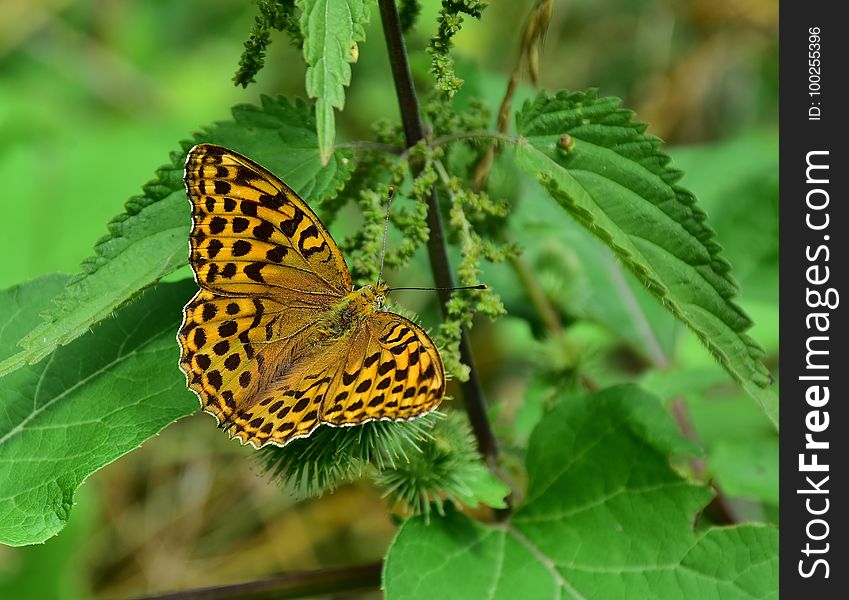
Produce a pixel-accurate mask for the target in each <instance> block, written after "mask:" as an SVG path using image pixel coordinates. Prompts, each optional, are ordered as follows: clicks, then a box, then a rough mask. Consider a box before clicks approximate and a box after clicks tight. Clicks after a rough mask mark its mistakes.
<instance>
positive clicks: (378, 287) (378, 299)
mask: <svg viewBox="0 0 849 600" xmlns="http://www.w3.org/2000/svg"><path fill="white" fill-rule="evenodd" d="M365 289H367V290H368V292H367V294H368V299H369V302H370V303H371V304H372V305H374V306H375V307H377V309H378V310H380V309H381V308H383V303H384V302H385V301H386V293H387V292H388V291H389V286H388V285H387V284H386V282H385V281H378V282H377V283H375V284H374V285H367V286H366V287H365Z"/></svg>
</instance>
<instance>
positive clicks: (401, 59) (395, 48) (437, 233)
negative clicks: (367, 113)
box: [378, 0, 498, 465]
mask: <svg viewBox="0 0 849 600" xmlns="http://www.w3.org/2000/svg"><path fill="white" fill-rule="evenodd" d="M378 6H379V8H380V18H381V21H382V22H383V35H384V37H385V38H386V47H387V50H388V51H389V63H390V65H391V66H392V77H393V79H394V81H395V93H396V94H397V95H398V105H399V107H400V109H401V122H402V123H403V125H404V136H405V138H406V142H407V147H408V148H409V147H411V146H415V145H416V144H417V143H418V142H419V141H420V140H421V139H423V138H424V127H423V126H422V120H421V115H420V112H419V100H418V97H417V96H416V89H415V87H414V86H413V76H412V74H411V73H410V65H409V62H408V60H407V49H406V47H405V46H404V37H403V33H402V30H401V20H400V19H399V17H398V7H397V6H396V5H395V0H378ZM427 204H428V212H427V225H428V228H429V229H430V237H429V239H428V242H427V250H428V256H429V258H430V266H431V270H432V271H433V279H434V282H435V283H436V285H437V287H441V288H450V287H453V286H454V277H453V276H452V274H451V263H450V262H449V260H448V252H447V250H446V241H445V230H444V229H443V227H442V215H441V214H440V212H439V198H438V197H437V195H436V189H435V188H432V189H431V190H430V194H429V195H428V197H427ZM438 294H439V300H440V304H441V306H442V312H443V314H447V303H448V301H449V300H450V299H451V292H450V291H448V290H440V291H439V292H438ZM460 359H461V360H462V361H463V362H464V363H465V364H466V365H468V367H469V379H468V381H466V382H464V383H462V386H461V387H462V390H463V400H464V401H465V405H466V411H467V412H468V414H469V421H470V422H471V424H472V430H473V431H474V434H475V438H476V439H477V442H478V450H479V451H480V453H481V454H482V455H483V457H484V458H485V459H486V461H487V462H488V463H490V465H493V464H494V463H495V459H496V457H497V455H498V445H497V443H496V441H495V436H494V435H493V433H492V428H491V427H490V425H489V420H488V419H487V416H486V404H485V402H484V397H483V388H482V387H481V382H480V379H479V378H478V372H477V369H476V368H475V362H474V357H473V356H472V346H471V343H470V342H469V336H468V333H467V332H466V331H465V329H464V330H463V331H462V333H461V334H460Z"/></svg>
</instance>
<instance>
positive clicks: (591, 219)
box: [516, 92, 778, 427]
mask: <svg viewBox="0 0 849 600" xmlns="http://www.w3.org/2000/svg"><path fill="white" fill-rule="evenodd" d="M632 117H633V114H632V113H631V112H630V111H627V110H624V109H621V108H619V100H618V99H616V98H597V97H596V95H595V93H594V92H588V93H581V92H577V93H565V92H564V93H559V94H557V95H556V96H550V95H548V94H545V93H543V94H540V95H539V96H538V97H537V98H536V99H535V100H534V101H533V102H528V103H526V104H525V106H524V107H523V108H522V110H521V111H520V112H519V113H518V114H517V117H516V119H517V127H518V130H519V133H520V134H521V135H522V136H524V138H525V140H524V143H520V144H519V145H518V146H517V147H516V156H517V160H518V162H519V165H520V166H521V167H522V168H523V169H525V170H526V171H528V172H529V173H532V174H533V175H535V176H536V177H537V179H538V180H539V181H540V183H542V185H543V186H544V187H545V188H546V189H547V190H548V192H549V194H550V195H551V196H552V197H553V198H554V199H555V200H556V201H557V202H558V203H559V204H560V205H561V206H562V207H563V208H565V209H566V210H567V211H568V212H569V213H570V214H571V215H572V216H573V217H574V218H575V219H576V220H577V221H578V222H579V223H581V224H582V225H583V226H584V227H586V228H587V229H588V230H589V231H590V232H592V233H593V234H594V235H596V236H597V237H598V238H599V239H601V240H602V241H603V242H605V243H606V244H607V245H608V246H609V247H610V248H611V249H612V250H613V251H614V252H615V253H616V255H617V256H618V257H619V259H620V260H621V261H622V262H623V264H625V266H627V267H628V268H629V269H630V270H631V271H632V272H633V273H634V274H635V275H636V276H637V278H638V279H639V280H640V281H641V283H642V284H643V285H644V286H645V287H646V288H647V289H648V290H649V291H650V292H652V293H653V294H654V295H655V296H656V297H657V298H658V299H659V300H660V301H661V302H662V303H663V305H664V306H665V307H666V308H667V309H668V310H669V311H670V312H671V313H672V314H674V315H675V316H676V317H677V318H678V319H680V320H681V321H682V322H684V323H685V324H686V325H688V326H689V327H690V328H691V329H692V330H693V331H694V332H695V333H696V335H697V336H698V338H699V339H700V340H701V341H702V343H703V344H704V345H705V346H706V347H707V348H708V349H709V350H710V351H711V353H712V354H713V355H714V356H715V357H716V358H717V360H718V361H719V362H720V364H722V366H723V367H724V368H725V369H726V370H727V371H728V372H729V374H731V376H732V377H734V379H735V380H736V381H737V382H738V383H739V384H740V385H741V386H742V387H743V389H745V390H746V392H747V393H748V394H749V395H750V396H751V397H752V398H753V399H754V400H755V401H756V402H757V403H758V404H759V405H760V407H761V410H763V411H764V413H765V414H766V415H767V416H768V417H769V418H770V420H771V421H772V422H773V423H774V424H775V426H776V427H777V426H778V399H777V397H776V395H775V394H774V393H773V392H772V391H771V390H770V389H768V387H769V385H770V382H771V378H770V374H769V371H768V370H767V369H766V367H764V365H763V363H762V362H761V358H762V357H763V350H761V348H760V346H758V344H757V343H756V342H755V341H754V340H753V339H752V338H751V337H749V336H748V335H747V334H746V331H747V330H748V329H749V328H750V327H751V325H752V322H751V320H750V319H749V317H748V316H747V315H746V314H745V313H744V312H743V310H742V309H741V308H740V307H739V306H738V305H737V304H736V303H735V297H736V295H737V293H738V288H737V284H736V283H735V282H734V280H733V279H732V278H731V276H730V274H729V271H730V269H731V267H730V265H729V264H728V262H727V261H725V260H724V259H723V258H721V257H720V256H719V252H720V249H721V248H720V246H719V245H718V244H717V243H716V241H714V239H713V238H714V232H713V230H712V229H711V228H710V227H708V226H707V225H706V224H705V218H706V216H705V214H704V212H703V211H702V210H701V209H700V208H699V207H698V206H697V205H696V199H695V197H694V196H693V195H692V194H691V193H689V192H688V191H686V190H684V189H683V188H681V187H679V186H678V185H677V181H678V180H679V179H680V177H681V173H680V172H679V171H676V170H673V169H671V168H669V166H668V163H669V157H668V156H666V155H665V154H663V153H661V152H660V150H659V146H660V140H658V139H657V138H654V137H651V136H647V135H645V134H644V131H645V125H642V124H640V123H635V122H634V121H633V120H632Z"/></svg>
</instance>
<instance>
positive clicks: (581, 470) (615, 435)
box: [384, 386, 778, 600]
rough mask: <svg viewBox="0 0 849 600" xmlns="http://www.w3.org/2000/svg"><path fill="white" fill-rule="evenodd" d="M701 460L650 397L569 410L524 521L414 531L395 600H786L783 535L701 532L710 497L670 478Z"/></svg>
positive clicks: (456, 523)
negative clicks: (686, 463)
mask: <svg viewBox="0 0 849 600" xmlns="http://www.w3.org/2000/svg"><path fill="white" fill-rule="evenodd" d="M693 450H694V448H693V447H692V445H691V444H690V443H689V442H687V441H686V440H684V439H683V438H682V437H681V436H680V434H679V433H678V431H677V429H676V427H675V424H674V423H673V422H672V420H671V418H670V417H669V415H668V414H667V413H666V412H665V411H664V410H663V409H662V407H661V406H660V403H659V402H658V400H657V399H656V398H654V397H653V396H651V395H649V394H647V393H645V392H643V391H641V390H639V389H638V388H635V387H631V386H621V387H616V388H610V389H608V390H605V391H603V392H600V393H597V394H594V395H590V396H585V397H582V398H568V399H565V400H563V401H561V402H560V403H559V404H558V405H557V406H556V407H555V408H554V409H553V410H552V411H551V412H550V413H549V414H548V415H546V418H545V419H543V420H542V422H541V423H540V424H539V425H538V426H537V428H536V429H535V430H534V433H533V435H532V436H531V440H530V445H529V448H528V456H527V467H528V479H529V481H528V493H527V499H526V501H525V503H524V504H523V505H522V506H520V507H519V508H518V510H517V511H516V512H515V514H514V515H513V516H512V518H511V519H510V520H509V521H508V522H506V523H503V524H496V525H485V524H481V523H476V522H474V521H472V520H471V519H469V518H468V517H466V516H464V515H462V514H461V513H459V512H456V511H450V512H448V514H446V516H445V517H444V518H441V519H435V520H434V519H432V520H431V523H430V525H428V524H427V523H426V522H425V521H424V519H422V518H415V519H411V520H409V521H407V522H406V523H405V524H404V525H403V527H402V528H401V530H400V531H399V532H398V535H397V537H396V538H395V541H394V542H393V544H392V546H391V548H390V550H389V554H388V556H387V558H386V563H385V567H384V587H385V590H386V597H387V598H388V600H393V599H396V598H404V599H405V600H415V599H417V598H488V599H496V598H503V599H505V600H507V599H512V598H526V599H528V600H535V599H537V598H546V599H547V598H575V599H580V598H701V599H707V598H722V599H729V598H749V599H751V598H775V597H777V593H778V592H777V586H778V533H777V530H776V529H774V528H771V527H765V526H758V525H740V526H736V527H724V528H718V527H714V528H709V529H706V530H703V531H699V532H696V531H694V529H693V523H694V520H695V517H696V515H697V513H698V512H699V510H700V509H701V508H702V507H703V506H704V505H705V503H706V502H707V501H708V500H709V499H710V496H711V492H710V491H709V490H708V489H707V488H704V487H700V486H696V485H693V484H691V483H689V482H687V481H686V480H684V479H682V478H681V477H680V476H679V475H678V474H676V473H675V472H674V471H673V470H672V469H671V468H670V466H669V458H670V456H673V455H676V454H683V453H691V452H693Z"/></svg>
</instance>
